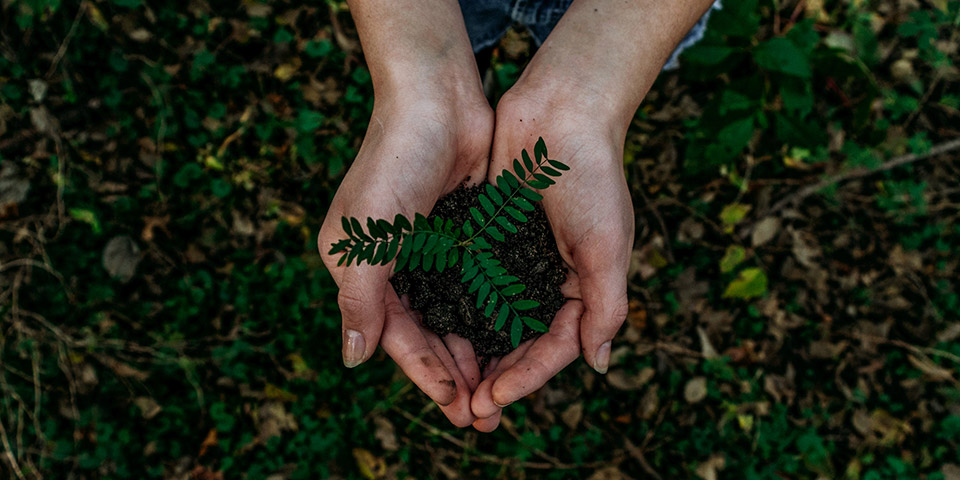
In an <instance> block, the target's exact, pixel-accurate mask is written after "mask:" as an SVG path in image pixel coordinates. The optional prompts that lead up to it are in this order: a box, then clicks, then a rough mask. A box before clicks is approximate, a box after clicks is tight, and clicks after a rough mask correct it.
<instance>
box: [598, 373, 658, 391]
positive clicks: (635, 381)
mask: <svg viewBox="0 0 960 480" xmlns="http://www.w3.org/2000/svg"><path fill="white" fill-rule="evenodd" d="M655 374H656V370H654V369H653V368H652V367H644V368H643V369H642V370H640V372H639V373H637V374H636V375H630V374H629V373H627V372H626V371H624V370H622V369H616V370H611V371H610V372H609V373H607V374H606V375H605V377H606V379H607V383H609V384H610V385H611V386H612V387H613V388H616V389H617V390H626V391H633V390H640V389H641V388H643V386H644V385H646V383H647V382H649V381H650V379H651V378H653V376H654V375H655Z"/></svg>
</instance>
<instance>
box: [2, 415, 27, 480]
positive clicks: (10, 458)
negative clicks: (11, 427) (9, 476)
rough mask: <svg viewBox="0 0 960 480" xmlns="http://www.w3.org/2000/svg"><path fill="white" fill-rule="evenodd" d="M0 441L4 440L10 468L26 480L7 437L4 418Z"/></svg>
mask: <svg viewBox="0 0 960 480" xmlns="http://www.w3.org/2000/svg"><path fill="white" fill-rule="evenodd" d="M0 442H3V453H5V454H6V456H7V462H8V463H9V464H10V468H12V469H13V473H15V474H17V478H18V479H20V480H26V477H24V476H23V472H22V471H20V464H18V463H17V459H16V458H14V456H13V449H12V448H10V440H9V439H7V429H6V428H3V419H2V418H0Z"/></svg>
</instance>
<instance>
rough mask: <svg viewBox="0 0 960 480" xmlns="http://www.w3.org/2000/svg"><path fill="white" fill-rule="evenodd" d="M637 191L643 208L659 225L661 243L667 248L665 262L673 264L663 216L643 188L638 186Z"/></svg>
mask: <svg viewBox="0 0 960 480" xmlns="http://www.w3.org/2000/svg"><path fill="white" fill-rule="evenodd" d="M637 190H639V191H640V196H641V197H643V203H644V206H645V207H646V208H647V209H648V210H650V211H651V212H653V216H654V217H655V218H656V219H657V222H658V223H659V224H660V230H662V231H663V242H664V246H665V247H667V260H669V261H670V263H675V260H674V257H673V246H672V245H671V243H670V231H669V230H667V223H666V222H664V221H663V216H661V215H660V210H659V209H658V208H657V205H656V203H653V202H651V201H650V198H648V197H647V192H644V186H643V185H640V188H638V189H637Z"/></svg>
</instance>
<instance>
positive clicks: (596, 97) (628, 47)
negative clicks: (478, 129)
mask: <svg viewBox="0 0 960 480" xmlns="http://www.w3.org/2000/svg"><path fill="white" fill-rule="evenodd" d="M712 3H713V2H712V0H671V1H661V0H631V1H616V2H614V1H611V0H576V1H574V2H573V5H571V6H570V9H569V10H567V12H566V13H565V14H564V16H563V18H562V19H561V20H560V22H559V23H558V24H557V26H556V28H554V30H553V32H552V33H551V34H550V36H549V37H548V38H547V40H546V42H544V44H543V46H542V47H541V48H540V50H539V51H538V52H537V54H536V55H534V58H533V59H532V60H531V62H530V65H529V66H527V68H526V69H525V71H524V73H523V75H522V76H521V78H520V80H519V81H518V82H517V83H518V87H519V89H520V90H521V91H522V90H523V89H524V88H533V89H537V90H539V92H540V93H539V94H540V95H544V94H546V95H548V96H551V97H553V98H557V99H560V100H559V101H569V102H572V103H574V104H576V105H579V107H580V108H590V109H592V110H593V112H594V113H595V114H597V115H598V116H599V117H600V118H603V119H607V120H609V121H611V122H613V123H614V125H616V126H618V127H622V128H624V129H625V128H626V126H627V125H628V124H629V122H630V119H631V118H632V117H633V114H634V113H635V112H636V110H637V108H638V107H639V106H640V102H641V101H642V100H643V97H644V96H645V95H646V93H647V91H648V90H649V89H650V87H651V85H653V82H654V80H655V79H656V78H657V75H658V74H659V73H660V69H661V67H662V66H663V64H664V62H666V60H667V59H668V58H669V56H670V54H671V52H672V51H673V49H674V47H675V46H676V45H677V43H679V42H680V40H681V39H683V37H684V35H685V34H686V33H687V32H688V31H689V30H690V28H691V27H692V26H693V25H694V24H695V23H696V22H697V20H698V19H699V18H700V17H701V16H702V15H703V13H704V12H705V11H706V10H707V9H708V8H709V7H710V5H711V4H712Z"/></svg>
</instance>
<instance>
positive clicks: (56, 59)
mask: <svg viewBox="0 0 960 480" xmlns="http://www.w3.org/2000/svg"><path fill="white" fill-rule="evenodd" d="M86 10H87V2H85V1H84V2H80V8H79V9H77V16H76V17H74V18H73V24H72V25H70V31H68V32H67V36H66V37H64V38H63V42H60V48H58V49H57V54H56V55H54V56H53V61H52V62H50V70H47V75H46V77H47V78H50V77H51V76H52V75H53V72H55V71H57V65H60V60H61V59H63V56H64V55H66V53H67V46H68V45H70V39H72V38H73V35H74V34H75V33H76V32H77V25H79V24H80V17H81V16H82V15H83V12H85V11H86Z"/></svg>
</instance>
